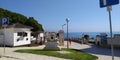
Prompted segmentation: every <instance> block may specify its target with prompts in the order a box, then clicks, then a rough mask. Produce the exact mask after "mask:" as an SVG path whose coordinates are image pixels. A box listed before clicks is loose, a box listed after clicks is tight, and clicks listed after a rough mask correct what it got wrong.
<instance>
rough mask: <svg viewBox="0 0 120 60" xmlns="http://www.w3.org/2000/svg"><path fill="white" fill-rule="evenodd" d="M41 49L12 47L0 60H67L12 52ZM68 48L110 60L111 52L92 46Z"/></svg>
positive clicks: (117, 55) (0, 49) (0, 51)
mask: <svg viewBox="0 0 120 60" xmlns="http://www.w3.org/2000/svg"><path fill="white" fill-rule="evenodd" d="M65 43H66V42H65ZM43 47H44V45H42V46H38V47H13V48H9V47H7V48H6V49H5V56H4V57H2V58H0V60H67V59H62V58H56V57H50V56H45V55H35V54H28V53H17V52H14V51H15V50H18V49H43ZM69 47H70V48H74V49H78V50H82V51H85V52H88V53H90V54H93V55H96V56H98V58H99V59H98V60H112V59H111V50H110V49H107V48H100V47H96V46H93V45H85V44H79V43H75V42H72V44H71V46H69ZM62 48H66V44H65V46H62ZM0 55H4V54H3V47H0ZM115 60H120V50H119V49H116V50H115Z"/></svg>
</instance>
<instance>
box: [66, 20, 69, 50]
mask: <svg viewBox="0 0 120 60" xmlns="http://www.w3.org/2000/svg"><path fill="white" fill-rule="evenodd" d="M66 22H67V48H69V44H68V41H69V40H68V22H69V19H68V18H66Z"/></svg>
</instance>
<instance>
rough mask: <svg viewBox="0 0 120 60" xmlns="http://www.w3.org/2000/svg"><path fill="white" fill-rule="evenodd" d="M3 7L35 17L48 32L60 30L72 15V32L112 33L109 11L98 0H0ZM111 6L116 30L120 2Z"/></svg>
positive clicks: (119, 26) (70, 23) (115, 29)
mask: <svg viewBox="0 0 120 60" xmlns="http://www.w3.org/2000/svg"><path fill="white" fill-rule="evenodd" d="M0 8H4V9H7V10H10V11H13V12H17V13H20V14H23V15H25V16H27V17H31V16H32V17H34V18H35V19H36V20H37V21H38V22H39V23H41V24H42V25H43V27H44V29H45V31H58V30H60V29H61V28H62V25H63V24H65V23H66V21H65V19H66V18H69V19H70V22H69V31H70V32H109V16H108V12H107V11H106V8H100V7H99V0H0ZM112 8H113V9H112V23H113V31H120V4H119V5H115V6H113V7H112ZM64 30H65V31H66V26H64Z"/></svg>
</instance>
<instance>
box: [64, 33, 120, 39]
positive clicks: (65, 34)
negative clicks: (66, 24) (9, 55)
mask: <svg viewBox="0 0 120 60" xmlns="http://www.w3.org/2000/svg"><path fill="white" fill-rule="evenodd" d="M100 33H106V34H107V37H110V32H69V33H68V37H73V38H82V35H83V34H84V35H85V34H87V35H89V38H96V35H100ZM112 33H113V34H112V35H113V37H114V34H120V32H112ZM64 37H65V38H66V37H67V33H64Z"/></svg>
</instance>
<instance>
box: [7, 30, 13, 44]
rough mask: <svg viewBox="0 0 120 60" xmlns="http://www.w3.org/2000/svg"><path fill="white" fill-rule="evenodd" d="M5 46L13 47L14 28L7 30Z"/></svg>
mask: <svg viewBox="0 0 120 60" xmlns="http://www.w3.org/2000/svg"><path fill="white" fill-rule="evenodd" d="M5 45H8V46H13V28H7V29H6V30H5Z"/></svg>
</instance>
